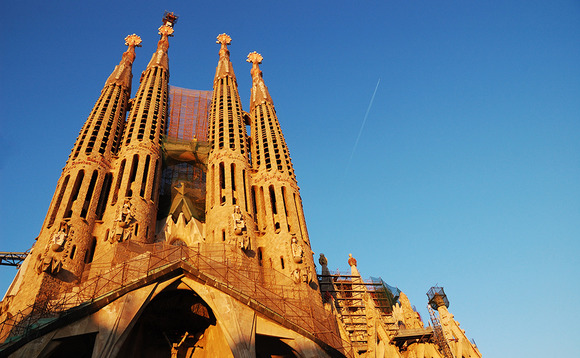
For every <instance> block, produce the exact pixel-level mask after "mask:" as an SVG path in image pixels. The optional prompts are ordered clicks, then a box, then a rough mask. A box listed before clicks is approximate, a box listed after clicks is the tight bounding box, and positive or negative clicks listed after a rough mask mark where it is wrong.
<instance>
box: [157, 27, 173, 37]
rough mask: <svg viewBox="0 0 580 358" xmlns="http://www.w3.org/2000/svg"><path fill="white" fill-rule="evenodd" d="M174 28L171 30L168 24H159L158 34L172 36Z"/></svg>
mask: <svg viewBox="0 0 580 358" xmlns="http://www.w3.org/2000/svg"><path fill="white" fill-rule="evenodd" d="M174 31H175V30H173V27H171V26H169V25H161V27H160V28H159V35H161V36H173V32H174Z"/></svg>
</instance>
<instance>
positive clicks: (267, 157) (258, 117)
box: [247, 52, 296, 183]
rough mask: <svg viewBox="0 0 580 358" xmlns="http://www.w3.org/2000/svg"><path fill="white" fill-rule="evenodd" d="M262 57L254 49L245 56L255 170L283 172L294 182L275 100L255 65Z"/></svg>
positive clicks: (260, 61) (260, 71) (294, 178)
mask: <svg viewBox="0 0 580 358" xmlns="http://www.w3.org/2000/svg"><path fill="white" fill-rule="evenodd" d="M262 60H263V57H262V55H260V54H259V53H257V52H252V53H250V54H249V55H248V59H247V61H248V62H251V63H252V69H251V71H250V73H251V75H252V92H251V98H250V115H251V118H252V120H253V122H252V136H253V138H254V141H253V142H252V144H253V145H252V160H253V163H252V164H253V166H254V169H256V170H257V171H272V170H273V171H274V172H276V171H277V172H280V173H284V174H286V176H287V177H288V179H290V180H291V181H293V182H294V183H295V182H296V177H295V175H294V169H293V168H292V162H291V161H290V153H289V152H288V147H287V146H286V141H285V140H284V136H283V135H282V130H281V129H280V123H279V122H278V117H277V116H276V110H275V109H274V102H273V101H272V98H271V97H270V93H269V92H268V87H266V85H265V84H264V78H263V76H262V70H260V67H259V66H258V65H259V64H260V63H262Z"/></svg>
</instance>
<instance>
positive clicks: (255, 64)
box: [246, 51, 274, 112]
mask: <svg viewBox="0 0 580 358" xmlns="http://www.w3.org/2000/svg"><path fill="white" fill-rule="evenodd" d="M263 60H264V58H263V57H262V55H260V54H259V53H257V52H256V51H254V52H251V53H250V54H249V55H248V59H247V60H246V61H247V62H250V63H252V69H251V70H250V74H251V75H252V96H251V98H250V112H251V111H253V110H254V107H256V106H257V105H259V104H261V103H264V102H268V103H270V104H271V105H272V106H274V102H273V101H272V97H270V93H268V87H266V85H265V84H264V78H263V77H262V70H260V66H259V64H261V63H262V61H263Z"/></svg>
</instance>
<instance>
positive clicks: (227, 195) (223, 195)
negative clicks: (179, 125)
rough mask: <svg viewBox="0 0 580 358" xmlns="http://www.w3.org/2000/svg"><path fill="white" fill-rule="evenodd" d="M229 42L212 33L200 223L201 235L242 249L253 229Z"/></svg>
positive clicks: (243, 126) (245, 149)
mask: <svg viewBox="0 0 580 358" xmlns="http://www.w3.org/2000/svg"><path fill="white" fill-rule="evenodd" d="M231 42H232V39H231V37H229V36H228V35H226V34H220V35H219V36H218V37H217V43H218V44H220V45H221V46H220V50H219V60H218V65H217V68H216V73H215V79H214V82H213V98H212V102H211V110H210V114H209V141H210V143H211V152H210V155H209V159H208V175H207V182H206V192H207V193H208V194H207V195H208V196H207V200H206V213H207V215H206V223H207V227H209V228H211V230H210V232H208V235H207V236H208V240H209V241H214V242H223V241H225V242H227V243H232V244H234V243H235V244H237V245H238V246H240V247H242V248H243V249H244V250H247V249H249V248H250V246H251V245H252V244H251V243H250V241H251V240H250V238H251V237H252V236H253V235H254V231H255V230H254V226H253V219H252V218H251V216H250V214H249V211H250V208H251V207H252V204H251V198H250V195H249V187H250V182H249V172H250V170H251V167H250V163H249V159H248V154H249V153H248V143H247V134H246V122H245V119H246V117H247V115H244V113H245V112H243V111H242V104H241V102H240V95H239V94H238V84H237V82H236V77H235V74H234V69H233V67H232V63H231V62H230V51H229V50H228V47H227V46H228V45H229V44H230V43H231ZM232 218H234V219H233V221H232Z"/></svg>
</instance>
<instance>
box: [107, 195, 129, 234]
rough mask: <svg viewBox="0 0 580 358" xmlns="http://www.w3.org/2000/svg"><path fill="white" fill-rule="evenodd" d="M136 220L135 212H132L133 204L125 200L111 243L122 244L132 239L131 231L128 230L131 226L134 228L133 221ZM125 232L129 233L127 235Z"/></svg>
mask: <svg viewBox="0 0 580 358" xmlns="http://www.w3.org/2000/svg"><path fill="white" fill-rule="evenodd" d="M133 219H134V216H133V211H132V210H131V202H130V201H129V200H125V203H124V204H123V207H122V208H121V210H120V211H119V215H118V216H117V219H115V221H116V222H117V225H116V227H115V229H114V231H113V233H112V235H111V237H110V241H111V242H114V241H117V242H121V241H123V240H128V239H129V238H130V237H131V230H127V229H128V228H129V227H130V226H132V225H131V224H132V221H133ZM125 231H128V233H127V234H125Z"/></svg>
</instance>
